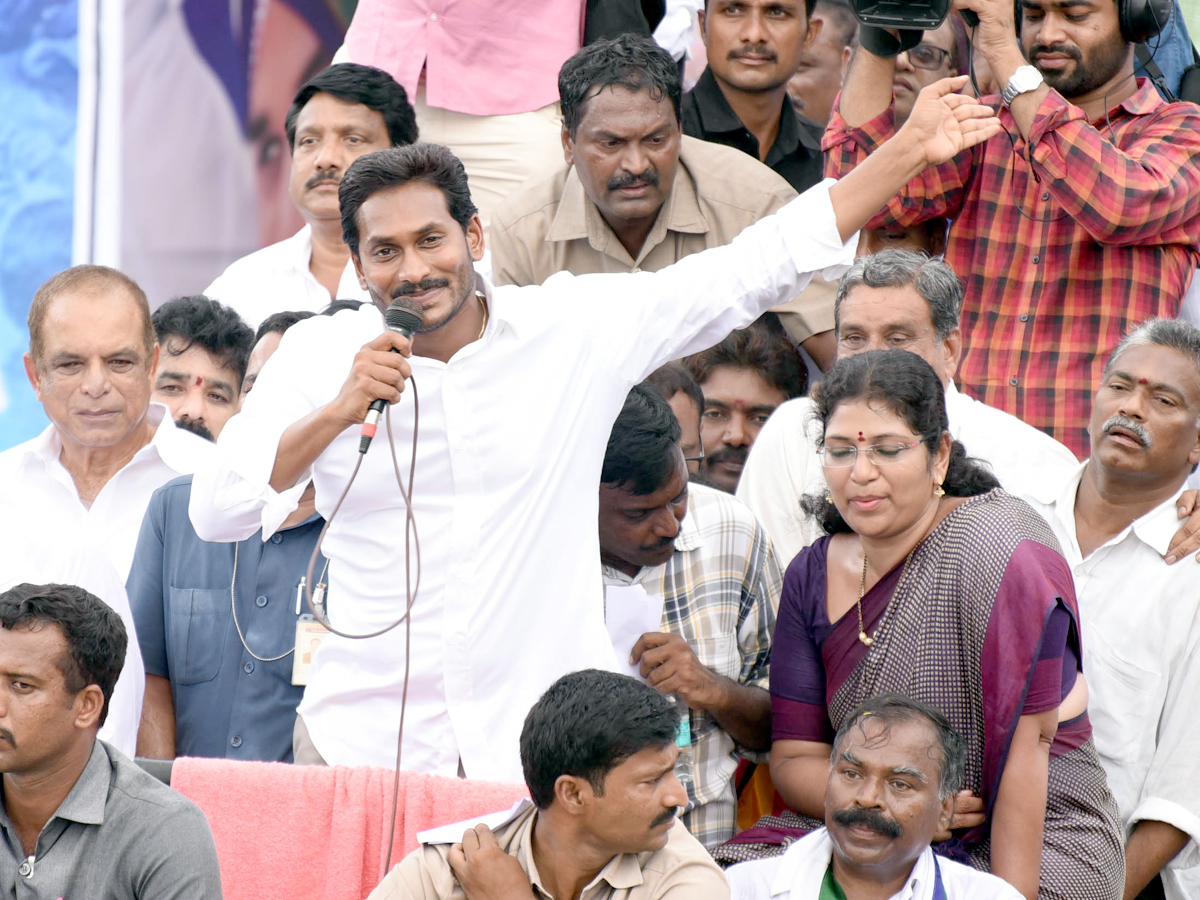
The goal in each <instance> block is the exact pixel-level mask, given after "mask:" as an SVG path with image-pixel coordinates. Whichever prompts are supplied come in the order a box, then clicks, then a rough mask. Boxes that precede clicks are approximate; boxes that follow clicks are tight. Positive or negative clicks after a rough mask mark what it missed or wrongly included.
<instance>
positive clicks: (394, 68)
mask: <svg viewBox="0 0 1200 900" xmlns="http://www.w3.org/2000/svg"><path fill="white" fill-rule="evenodd" d="M464 6H466V7H471V6H478V7H480V8H478V9H473V10H472V11H471V12H470V13H464V12H463V10H462V7H464ZM534 6H535V5H533V4H522V3H519V2H518V0H494V2H490V3H485V4H458V5H457V6H456V5H455V4H446V3H441V2H437V0H419V2H418V0H360V2H359V4H358V11H357V14H356V17H355V20H354V24H353V25H352V26H351V30H350V32H349V34H348V35H347V41H346V46H345V47H344V48H343V53H342V55H343V56H345V57H346V59H345V60H343V61H338V62H335V63H334V64H333V65H332V66H330V67H329V68H328V69H326V70H324V71H322V72H320V73H318V74H316V75H315V76H314V77H313V78H312V79H311V80H310V81H309V82H308V83H307V84H305V86H304V87H303V88H301V90H300V91H299V93H298V94H297V95H296V97H295V101H294V103H293V104H292V107H291V109H290V110H289V112H288V115H287V119H286V130H287V136H288V140H289V142H290V145H291V146H290V151H291V156H290V158H291V177H290V181H289V190H290V196H291V199H292V201H293V202H294V204H295V206H296V209H297V210H298V211H299V212H300V214H301V216H302V218H303V219H304V221H305V222H306V225H305V226H304V228H303V229H302V230H301V231H300V232H299V233H297V234H296V235H295V236H294V237H291V238H288V239H286V240H284V241H282V242H280V243H278V244H274V245H271V246H269V247H266V248H264V249H262V250H260V251H258V252H256V253H253V254H251V255H250V256H247V257H245V258H243V259H240V260H237V261H236V262H234V263H233V264H231V265H230V266H229V267H228V268H227V269H226V270H225V272H224V273H222V274H220V275H219V276H218V277H217V278H216V280H215V281H213V282H212V284H211V285H210V286H209V287H208V288H207V289H206V290H205V291H204V292H203V293H202V294H196V295H192V294H188V295H182V296H177V297H175V298H173V299H172V298H158V297H156V298H148V297H147V296H146V294H145V293H144V292H143V291H142V290H141V288H140V287H139V286H138V285H137V283H136V282H135V281H134V280H133V279H131V278H130V277H129V276H127V275H126V274H123V273H121V272H119V271H117V270H115V269H111V268H106V267H103V266H97V265H79V266H75V267H73V268H70V269H67V270H65V271H63V272H60V273H58V274H56V275H54V276H53V277H51V278H50V279H49V280H47V281H46V282H45V284H43V285H42V287H41V288H40V289H39V290H38V292H37V294H36V295H35V296H34V297H33V298H32V300H31V303H30V309H29V350H28V353H27V354H26V356H25V367H26V370H27V373H28V376H29V380H30V382H31V384H32V385H33V387H34V390H35V391H36V393H37V396H38V399H39V401H40V402H41V404H42V405H43V407H44V409H45V412H46V416H47V419H48V420H49V425H48V426H47V428H46V430H45V431H44V432H43V433H42V434H41V435H39V436H38V437H36V438H34V439H33V440H31V441H28V442H26V443H24V444H21V445H19V446H16V447H13V448H10V449H8V450H5V451H3V452H0V484H2V485H3V491H2V492H0V508H3V509H5V510H6V511H7V512H8V513H9V514H8V515H7V516H5V517H3V519H2V520H0V521H3V523H4V524H3V525H2V526H0V527H3V528H4V538H5V539H4V540H3V541H2V542H0V546H2V547H3V548H4V550H3V553H4V562H3V566H2V567H0V668H2V669H3V672H4V674H5V677H4V678H3V679H0V773H2V782H0V829H2V830H3V833H4V838H5V848H4V849H3V850H0V893H3V895H4V896H13V897H17V896H21V897H39V898H43V897H44V898H49V900H54V898H59V900H61V898H63V897H82V896H87V897H114V898H125V897H129V898H134V897H137V898H159V897H179V898H213V897H219V896H220V895H221V888H220V868H219V860H218V857H217V850H216V844H215V843H214V840H213V836H212V832H211V830H210V827H209V823H207V821H206V819H205V817H204V815H203V814H202V813H201V812H200V811H199V809H198V808H197V807H196V806H195V805H193V804H192V803H191V802H190V801H189V800H187V799H186V798H185V797H183V796H182V795H181V794H178V793H176V792H175V791H173V790H172V789H171V788H170V787H168V786H167V785H164V784H162V783H161V782H160V781H159V780H157V779H156V778H155V777H154V775H152V774H150V773H149V771H148V770H149V769H150V768H151V765H150V764H149V763H146V762H145V761H146V760H172V759H175V758H177V757H185V756H194V757H210V758H219V759H228V760H240V761H265V762H276V763H290V764H293V765H330V766H378V767H385V768H399V769H405V770H410V771H414V772H420V773H429V774H434V775H440V776H445V777H448V778H465V779H472V780H487V781H501V782H518V783H524V784H525V785H526V786H527V788H528V792H529V797H530V801H531V802H527V803H525V804H523V805H522V806H520V807H519V808H516V809H514V811H513V814H512V815H511V816H509V817H508V818H507V819H506V820H505V821H503V822H499V820H492V824H491V825H490V826H489V825H488V824H478V825H473V826H471V825H468V826H465V827H464V828H463V830H462V832H461V834H458V835H455V837H454V839H453V840H450V841H448V842H439V841H436V840H432V839H431V840H430V841H429V842H427V843H424V844H422V845H421V846H420V847H419V848H418V849H417V850H415V851H414V852H412V853H410V854H409V855H407V856H405V857H404V858H403V860H402V861H400V862H399V863H398V864H397V865H396V866H395V867H394V868H392V869H391V871H387V872H383V871H381V872H380V873H379V879H377V881H378V887H377V888H376V889H375V891H374V892H373V893H372V894H371V898H375V900H399V898H430V900H433V898H441V900H449V898H463V897H465V898H467V900H516V898H523V900H527V898H529V897H530V896H533V897H537V898H548V900H652V898H654V900H692V898H712V900H724V898H729V897H736V898H745V900H772V898H791V900H834V898H840V900H887V898H905V900H906V898H913V900H943V898H980V900H1019V898H1025V900H1035V898H1042V900H1135V898H1136V900H1150V898H1167V900H1189V898H1193V900H1194V898H1197V897H1200V754H1198V753H1197V750H1196V748H1197V747H1198V746H1200V726H1197V725H1196V721H1197V720H1196V719H1194V718H1192V715H1193V712H1192V704H1193V703H1195V702H1197V701H1200V576H1198V575H1197V568H1196V566H1197V564H1198V563H1197V559H1196V558H1193V557H1194V554H1196V552H1197V550H1198V549H1200V494H1198V492H1197V491H1195V490H1190V489H1189V481H1190V480H1193V472H1194V471H1195V469H1196V467H1197V464H1200V328H1197V327H1196V325H1195V324H1193V323H1190V322H1189V321H1187V318H1186V316H1181V314H1186V312H1187V308H1186V303H1185V300H1186V298H1187V296H1188V292H1189V290H1191V291H1193V292H1195V291H1198V290H1200V284H1193V281H1196V279H1194V274H1195V272H1196V269H1197V267H1198V266H1200V107H1198V106H1196V105H1194V104H1191V103H1186V102H1173V101H1168V100H1164V99H1163V98H1162V97H1160V95H1159V92H1158V90H1157V88H1156V87H1155V85H1154V84H1152V83H1151V82H1150V81H1148V80H1146V79H1144V78H1141V77H1138V76H1135V70H1134V66H1135V52H1134V49H1135V45H1138V44H1141V43H1144V42H1146V41H1148V40H1150V39H1152V38H1154V37H1155V36H1157V35H1159V34H1160V32H1161V31H1162V28H1163V26H1164V25H1165V24H1166V23H1167V22H1168V21H1170V20H1171V18H1172V15H1173V13H1172V7H1171V5H1170V3H1167V2H1164V0H1071V2H1069V3H1060V2H1056V0H1022V2H1021V3H1020V4H1019V5H1018V7H1017V10H1016V13H1017V15H1016V16H1014V8H1013V4H1012V3H1011V2H1010V0H954V4H953V6H954V9H953V10H952V11H951V13H950V14H949V16H948V17H946V18H945V20H944V21H943V22H942V23H941V24H939V25H938V26H937V27H936V28H932V29H929V30H925V31H920V30H912V29H898V30H897V29H885V28H881V27H878V26H872V25H865V24H860V23H859V22H858V21H857V19H856V17H855V15H854V12H853V10H852V9H851V8H850V7H849V6H848V5H846V2H845V0H707V2H704V3H699V2H693V0H668V2H666V3H665V4H659V6H660V7H661V8H660V9H658V10H657V12H656V11H655V10H654V9H653V7H654V6H655V4H653V3H629V4H624V3H620V2H614V0H609V2H596V0H589V2H587V3H586V4H585V3H583V2H582V0H553V2H547V3H545V4H539V5H536V6H538V7H539V8H538V9H536V10H534ZM542 6H544V7H545V8H541V7H542ZM485 7H486V9H485ZM693 12H694V13H696V14H697V15H696V27H697V28H698V30H699V35H700V37H701V39H702V42H703V45H704V48H705V50H706V54H707V65H706V66H705V68H704V69H703V71H702V73H701V74H700V75H699V77H698V79H697V80H696V81H695V83H694V85H692V86H691V87H690V88H689V89H688V90H685V89H684V82H683V74H682V73H683V71H684V66H683V52H684V51H683V48H684V47H686V45H687V43H688V42H687V40H685V39H683V38H682V37H681V35H685V34H686V33H687V31H688V28H687V23H688V22H690V21H691V18H690V17H691V14H692V13H693ZM1175 15H1177V13H1176V14H1175ZM659 19H661V21H659ZM555 23H557V25H559V26H563V23H569V27H566V26H563V27H550V25H553V24H555ZM681 23H683V24H682V25H681ZM525 26H528V28H525ZM576 26H578V28H576ZM573 29H574V30H573ZM466 47H473V48H475V49H473V50H471V51H470V52H468V51H467V50H466V49H465V48H466ZM672 51H673V52H672ZM418 62H420V65H418V64H417V63H418ZM519 406H520V407H526V413H522V414H520V415H518V412H519V410H518V409H517V407H519ZM533 413H537V414H536V415H533ZM1081 460H1082V461H1081ZM1197 486H1200V485H1197ZM133 757H139V758H140V759H139V760H138V762H134V761H133V760H132V758H133ZM139 763H143V764H142V765H139ZM286 771H295V770H290V769H289V770H286ZM310 771H311V770H310Z"/></svg>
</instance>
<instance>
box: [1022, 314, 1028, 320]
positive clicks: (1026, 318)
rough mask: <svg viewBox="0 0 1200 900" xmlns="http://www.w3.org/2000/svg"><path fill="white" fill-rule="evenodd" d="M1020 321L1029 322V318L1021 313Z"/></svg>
mask: <svg viewBox="0 0 1200 900" xmlns="http://www.w3.org/2000/svg"><path fill="white" fill-rule="evenodd" d="M1021 321H1022V322H1028V321H1029V316H1028V315H1027V314H1025V313H1021Z"/></svg>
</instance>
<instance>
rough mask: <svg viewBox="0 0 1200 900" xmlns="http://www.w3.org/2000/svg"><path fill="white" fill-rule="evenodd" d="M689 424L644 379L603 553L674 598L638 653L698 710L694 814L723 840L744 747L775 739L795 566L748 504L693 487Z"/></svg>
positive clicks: (605, 474) (608, 505)
mask: <svg viewBox="0 0 1200 900" xmlns="http://www.w3.org/2000/svg"><path fill="white" fill-rule="evenodd" d="M679 435H680V429H679V423H678V422H677V421H676V420H675V416H674V414H673V413H672V412H671V407H670V406H668V405H667V401H665V400H664V399H663V398H662V397H661V396H659V394H658V392H657V391H656V390H655V389H654V388H652V387H651V386H650V385H648V384H639V385H636V386H635V387H634V388H633V390H632V391H630V392H629V396H628V397H627V398H626V400H625V406H624V407H623V408H622V410H621V413H620V415H618V416H617V421H616V422H615V423H614V424H613V429H612V435H611V436H610V437H609V439H608V449H607V452H606V453H605V456H604V467H603V469H602V470H601V473H600V482H601V483H600V561H601V563H603V565H604V584H605V587H606V588H607V587H611V586H628V585H640V586H641V587H642V588H643V589H644V590H645V591H646V592H647V593H648V594H650V595H652V596H653V600H652V601H651V602H652V604H655V605H657V604H659V603H661V604H662V616H661V629H660V628H659V627H657V626H658V625H659V623H658V622H655V623H654V626H655V627H654V628H653V630H651V631H649V632H648V633H646V634H643V635H642V636H641V638H640V639H639V640H638V641H637V642H636V643H635V644H634V646H633V648H632V656H631V657H630V663H631V664H633V665H639V666H640V672H641V675H642V677H643V678H645V679H646V682H647V684H649V685H650V686H651V687H653V688H655V689H656V690H658V691H661V692H662V693H664V694H667V695H669V696H676V697H678V698H679V699H680V700H681V701H682V702H683V703H684V704H685V705H686V707H687V709H688V710H689V719H690V721H689V723H688V728H687V730H686V731H687V734H688V735H690V743H687V742H686V740H685V741H684V746H682V748H681V750H680V755H679V760H678V762H677V763H676V771H677V772H679V775H680V781H682V782H683V784H684V785H685V786H686V787H687V788H688V803H687V809H686V810H685V811H684V812H683V821H684V824H685V825H687V827H688V830H689V831H691V833H692V834H694V835H695V836H696V837H697V838H698V839H699V840H700V842H701V843H703V844H704V845H705V846H707V847H715V846H716V845H717V844H720V843H723V842H724V841H727V840H729V838H731V837H733V832H734V825H735V824H736V823H735V819H736V811H737V810H736V807H737V796H736V792H735V791H734V785H733V775H734V771H735V770H736V769H737V765H738V755H739V752H742V751H746V750H749V751H759V752H762V751H766V750H769V749H770V748H771V697H770V694H768V693H767V691H766V685H767V674H768V665H769V659H770V653H771V633H772V632H773V631H774V630H775V611H776V610H777V609H778V607H779V590H780V586H781V583H782V580H783V576H782V574H781V573H780V570H779V563H778V562H777V561H776V559H775V554H774V553H773V552H772V551H771V544H770V542H769V541H768V540H767V537H766V535H765V534H764V533H763V530H762V526H760V525H759V524H758V522H757V521H756V520H755V518H754V516H753V515H751V514H750V511H749V510H748V509H746V507H745V506H743V505H742V504H741V503H739V502H738V501H737V500H735V499H734V498H733V497H730V496H729V495H727V494H723V493H721V492H720V491H716V490H713V489H712V488H707V487H703V486H701V485H692V486H691V487H689V486H688V475H687V468H686V467H685V464H684V460H683V451H682V450H681V449H680V446H679ZM616 649H617V651H618V653H622V654H623V653H626V652H628V650H629V647H628V645H626V646H624V647H618V648H616Z"/></svg>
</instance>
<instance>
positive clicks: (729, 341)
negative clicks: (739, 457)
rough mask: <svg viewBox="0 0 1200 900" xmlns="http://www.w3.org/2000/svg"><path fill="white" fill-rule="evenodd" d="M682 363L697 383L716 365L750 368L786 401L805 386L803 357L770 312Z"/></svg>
mask: <svg viewBox="0 0 1200 900" xmlns="http://www.w3.org/2000/svg"><path fill="white" fill-rule="evenodd" d="M683 364H684V365H685V366H686V367H687V369H688V371H689V372H691V373H692V377H693V378H695V379H696V382H697V383H698V384H701V385H703V384H704V382H706V381H708V378H709V376H710V375H712V371H713V369H715V368H717V366H733V367H735V368H739V369H754V370H755V371H756V372H758V374H759V375H760V376H762V378H763V380H764V381H766V382H767V384H769V385H771V386H772V387H773V388H775V389H776V390H778V391H782V392H783V395H784V396H785V397H787V398H788V399H789V400H790V399H791V398H793V397H800V396H802V395H803V394H804V389H805V388H806V387H807V386H808V375H807V374H806V370H805V368H804V360H802V359H801V358H800V354H799V353H798V352H797V351H796V348H795V347H794V346H793V345H792V342H791V341H790V340H789V339H788V336H787V332H786V331H784V330H783V326H782V325H781V324H779V319H778V317H776V316H775V315H774V314H773V313H766V314H765V315H763V316H760V317H759V318H758V319H756V320H755V321H754V322H753V323H751V324H750V326H749V327H747V328H739V329H738V330H737V331H734V332H731V333H730V334H729V336H728V337H726V338H725V340H723V341H721V343H719V344H717V345H716V346H715V347H710V348H709V349H708V350H705V351H704V352H702V353H696V354H693V355H692V356H689V357H688V358H687V359H685V360H684V361H683Z"/></svg>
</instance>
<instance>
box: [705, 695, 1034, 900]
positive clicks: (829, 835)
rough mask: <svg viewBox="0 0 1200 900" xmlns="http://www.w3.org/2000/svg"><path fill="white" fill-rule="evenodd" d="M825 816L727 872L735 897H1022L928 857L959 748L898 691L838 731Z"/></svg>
mask: <svg viewBox="0 0 1200 900" xmlns="http://www.w3.org/2000/svg"><path fill="white" fill-rule="evenodd" d="M830 763H831V765H830V770H829V781H828V782H827V783H826V786H825V822H826V826H825V827H824V828H819V829H817V830H816V831H814V832H812V833H811V834H809V835H807V836H806V837H804V838H801V839H800V840H799V841H797V842H796V843H794V844H793V845H792V846H791V847H789V848H788V849H787V852H786V853H784V854H783V855H782V856H776V857H772V858H770V859H763V860H757V861H755V862H748V863H742V864H741V865H737V866H733V867H732V868H730V869H727V870H726V872H725V877H726V878H728V879H729V887H730V893H731V895H732V897H733V900H834V898H839V900H878V898H882V897H890V898H892V900H946V898H953V900H1021V894H1020V893H1019V892H1018V891H1017V890H1016V888H1014V887H1012V886H1011V885H1010V884H1008V883H1007V882H1005V881H1003V880H1002V879H1000V878H997V877H996V876H995V875H991V874H989V873H987V872H979V871H977V870H975V869H972V868H971V867H970V866H965V865H963V864H961V863H957V862H953V861H952V860H949V859H944V858H941V857H938V856H935V855H934V853H933V850H932V849H931V848H930V846H929V845H930V842H931V841H932V840H933V838H934V835H936V834H937V833H938V832H941V831H945V830H946V829H947V828H949V827H950V821H951V819H952V818H953V815H954V796H955V793H956V792H957V791H958V789H959V788H960V787H961V786H962V781H963V774H964V771H965V767H966V746H965V745H964V744H963V740H962V738H961V737H960V736H959V735H958V734H957V733H956V732H955V731H954V730H953V729H952V728H951V727H950V722H949V720H948V719H947V718H946V717H945V716H944V715H943V714H942V713H941V712H940V711H939V710H937V709H934V708H933V707H931V706H927V705H926V704H924V703H920V702H918V701H916V700H911V699H909V698H907V697H903V696H900V695H898V694H881V695H879V696H878V697H874V698H872V699H870V700H868V701H867V702H866V703H864V704H863V705H862V706H860V707H859V708H858V709H857V710H855V711H854V712H853V713H851V714H850V716H849V717H847V719H846V721H845V722H843V723H842V727H841V728H840V729H838V733H837V736H836V737H835V738H834V741H833V752H832V754H831V755H830Z"/></svg>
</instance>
